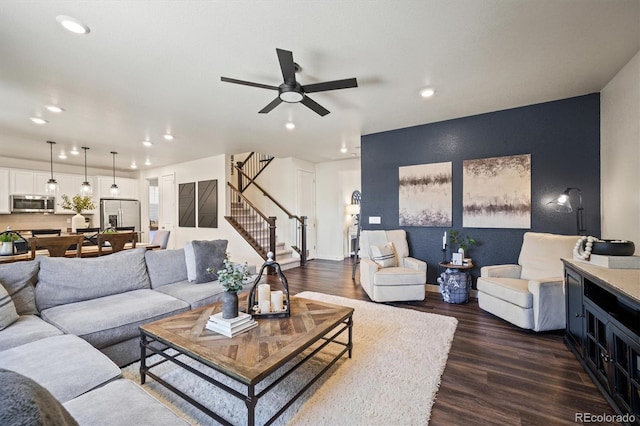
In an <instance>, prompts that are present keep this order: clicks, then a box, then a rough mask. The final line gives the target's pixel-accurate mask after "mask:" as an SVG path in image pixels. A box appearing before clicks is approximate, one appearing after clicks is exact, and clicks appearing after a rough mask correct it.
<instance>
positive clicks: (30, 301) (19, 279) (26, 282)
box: [0, 260, 39, 315]
mask: <svg viewBox="0 0 640 426" xmlns="http://www.w3.org/2000/svg"><path fill="white" fill-rule="evenodd" d="M38 268H39V266H38V261H37V260H30V261H27V262H14V263H9V264H6V265H0V282H2V285H3V286H4V288H6V289H7V292H8V293H9V296H11V299H13V304H14V305H15V307H16V312H18V315H30V314H37V313H38V310H37V309H36V300H35V293H34V290H33V287H34V285H35V284H36V282H37V280H38Z"/></svg>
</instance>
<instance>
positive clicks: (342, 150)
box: [340, 146, 347, 154]
mask: <svg viewBox="0 0 640 426" xmlns="http://www.w3.org/2000/svg"><path fill="white" fill-rule="evenodd" d="M340 152H341V153H343V154H346V153H347V147H346V146H343V147H342V148H340Z"/></svg>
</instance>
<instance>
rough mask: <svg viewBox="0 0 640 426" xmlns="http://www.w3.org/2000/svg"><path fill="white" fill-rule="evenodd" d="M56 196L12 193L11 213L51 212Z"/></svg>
mask: <svg viewBox="0 0 640 426" xmlns="http://www.w3.org/2000/svg"><path fill="white" fill-rule="evenodd" d="M55 201H56V198H55V197H52V196H48V195H12V196H11V212H12V213H53V212H54V209H55V206H56V202H55Z"/></svg>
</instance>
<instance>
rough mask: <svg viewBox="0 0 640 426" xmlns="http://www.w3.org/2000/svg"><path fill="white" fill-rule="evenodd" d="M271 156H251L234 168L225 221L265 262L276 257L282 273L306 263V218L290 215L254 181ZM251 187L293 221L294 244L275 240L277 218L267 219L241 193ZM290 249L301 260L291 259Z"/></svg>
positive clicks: (228, 189) (229, 186)
mask: <svg viewBox="0 0 640 426" xmlns="http://www.w3.org/2000/svg"><path fill="white" fill-rule="evenodd" d="M272 160H273V157H270V156H266V155H263V154H256V153H253V152H252V153H250V154H249V156H248V157H247V159H245V161H243V162H239V163H237V164H235V165H234V170H236V171H237V173H238V180H237V182H238V187H236V186H234V185H233V184H232V183H231V182H227V196H228V199H229V200H231V203H230V212H229V213H230V214H229V215H228V216H225V219H226V220H227V222H229V223H230V224H231V226H233V228H234V229H236V231H238V233H239V234H240V235H241V236H242V237H243V238H244V239H245V240H246V241H247V242H248V243H249V244H250V245H251V246H252V247H253V249H254V250H255V251H256V252H257V253H258V254H259V255H260V256H261V257H262V258H263V259H265V260H266V259H267V253H268V252H273V253H274V254H275V256H274V260H275V261H276V262H278V264H279V265H280V268H281V269H282V270H286V269H291V268H294V267H296V266H298V265H299V266H304V265H305V264H306V261H307V254H308V252H307V250H306V217H304V216H303V217H298V216H295V215H293V214H291V213H290V212H289V211H288V210H287V209H285V208H284V207H283V206H282V205H281V204H280V203H279V202H278V201H276V200H275V199H274V198H273V197H272V196H271V195H270V194H269V193H268V192H267V191H265V190H264V189H263V188H261V187H260V185H258V183H256V182H255V178H256V177H257V176H258V175H259V174H260V173H262V172H263V171H264V169H265V168H266V167H267V166H268V165H269V164H270V163H271V161H272ZM250 185H254V186H255V187H256V188H257V189H258V190H259V191H261V192H262V195H264V196H265V197H267V198H268V199H269V200H270V201H272V202H273V203H274V204H275V205H276V206H277V207H278V208H279V209H281V210H282V211H283V212H284V213H285V214H286V215H287V216H288V217H289V219H290V220H295V221H296V223H297V229H298V231H299V232H297V233H296V236H295V240H296V241H295V245H292V246H291V248H290V249H288V248H286V244H285V243H284V242H282V241H280V242H278V241H276V218H275V217H273V216H272V217H267V216H266V215H265V214H263V213H262V212H261V211H260V210H258V208H256V206H255V205H254V204H253V203H252V202H251V200H249V199H248V198H247V197H246V196H245V195H244V194H243V192H244V190H246V189H247V188H248V187H249V186H250ZM293 250H295V251H296V253H298V255H300V258H299V259H298V258H295V257H294V256H293Z"/></svg>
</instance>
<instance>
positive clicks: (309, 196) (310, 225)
mask: <svg viewBox="0 0 640 426" xmlns="http://www.w3.org/2000/svg"><path fill="white" fill-rule="evenodd" d="M296 183H297V188H296V189H297V195H296V199H297V201H296V211H297V213H298V216H307V251H308V252H309V256H308V257H307V258H308V259H313V258H314V257H315V255H316V176H315V173H313V172H310V171H308V170H302V169H298V170H296Z"/></svg>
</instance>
